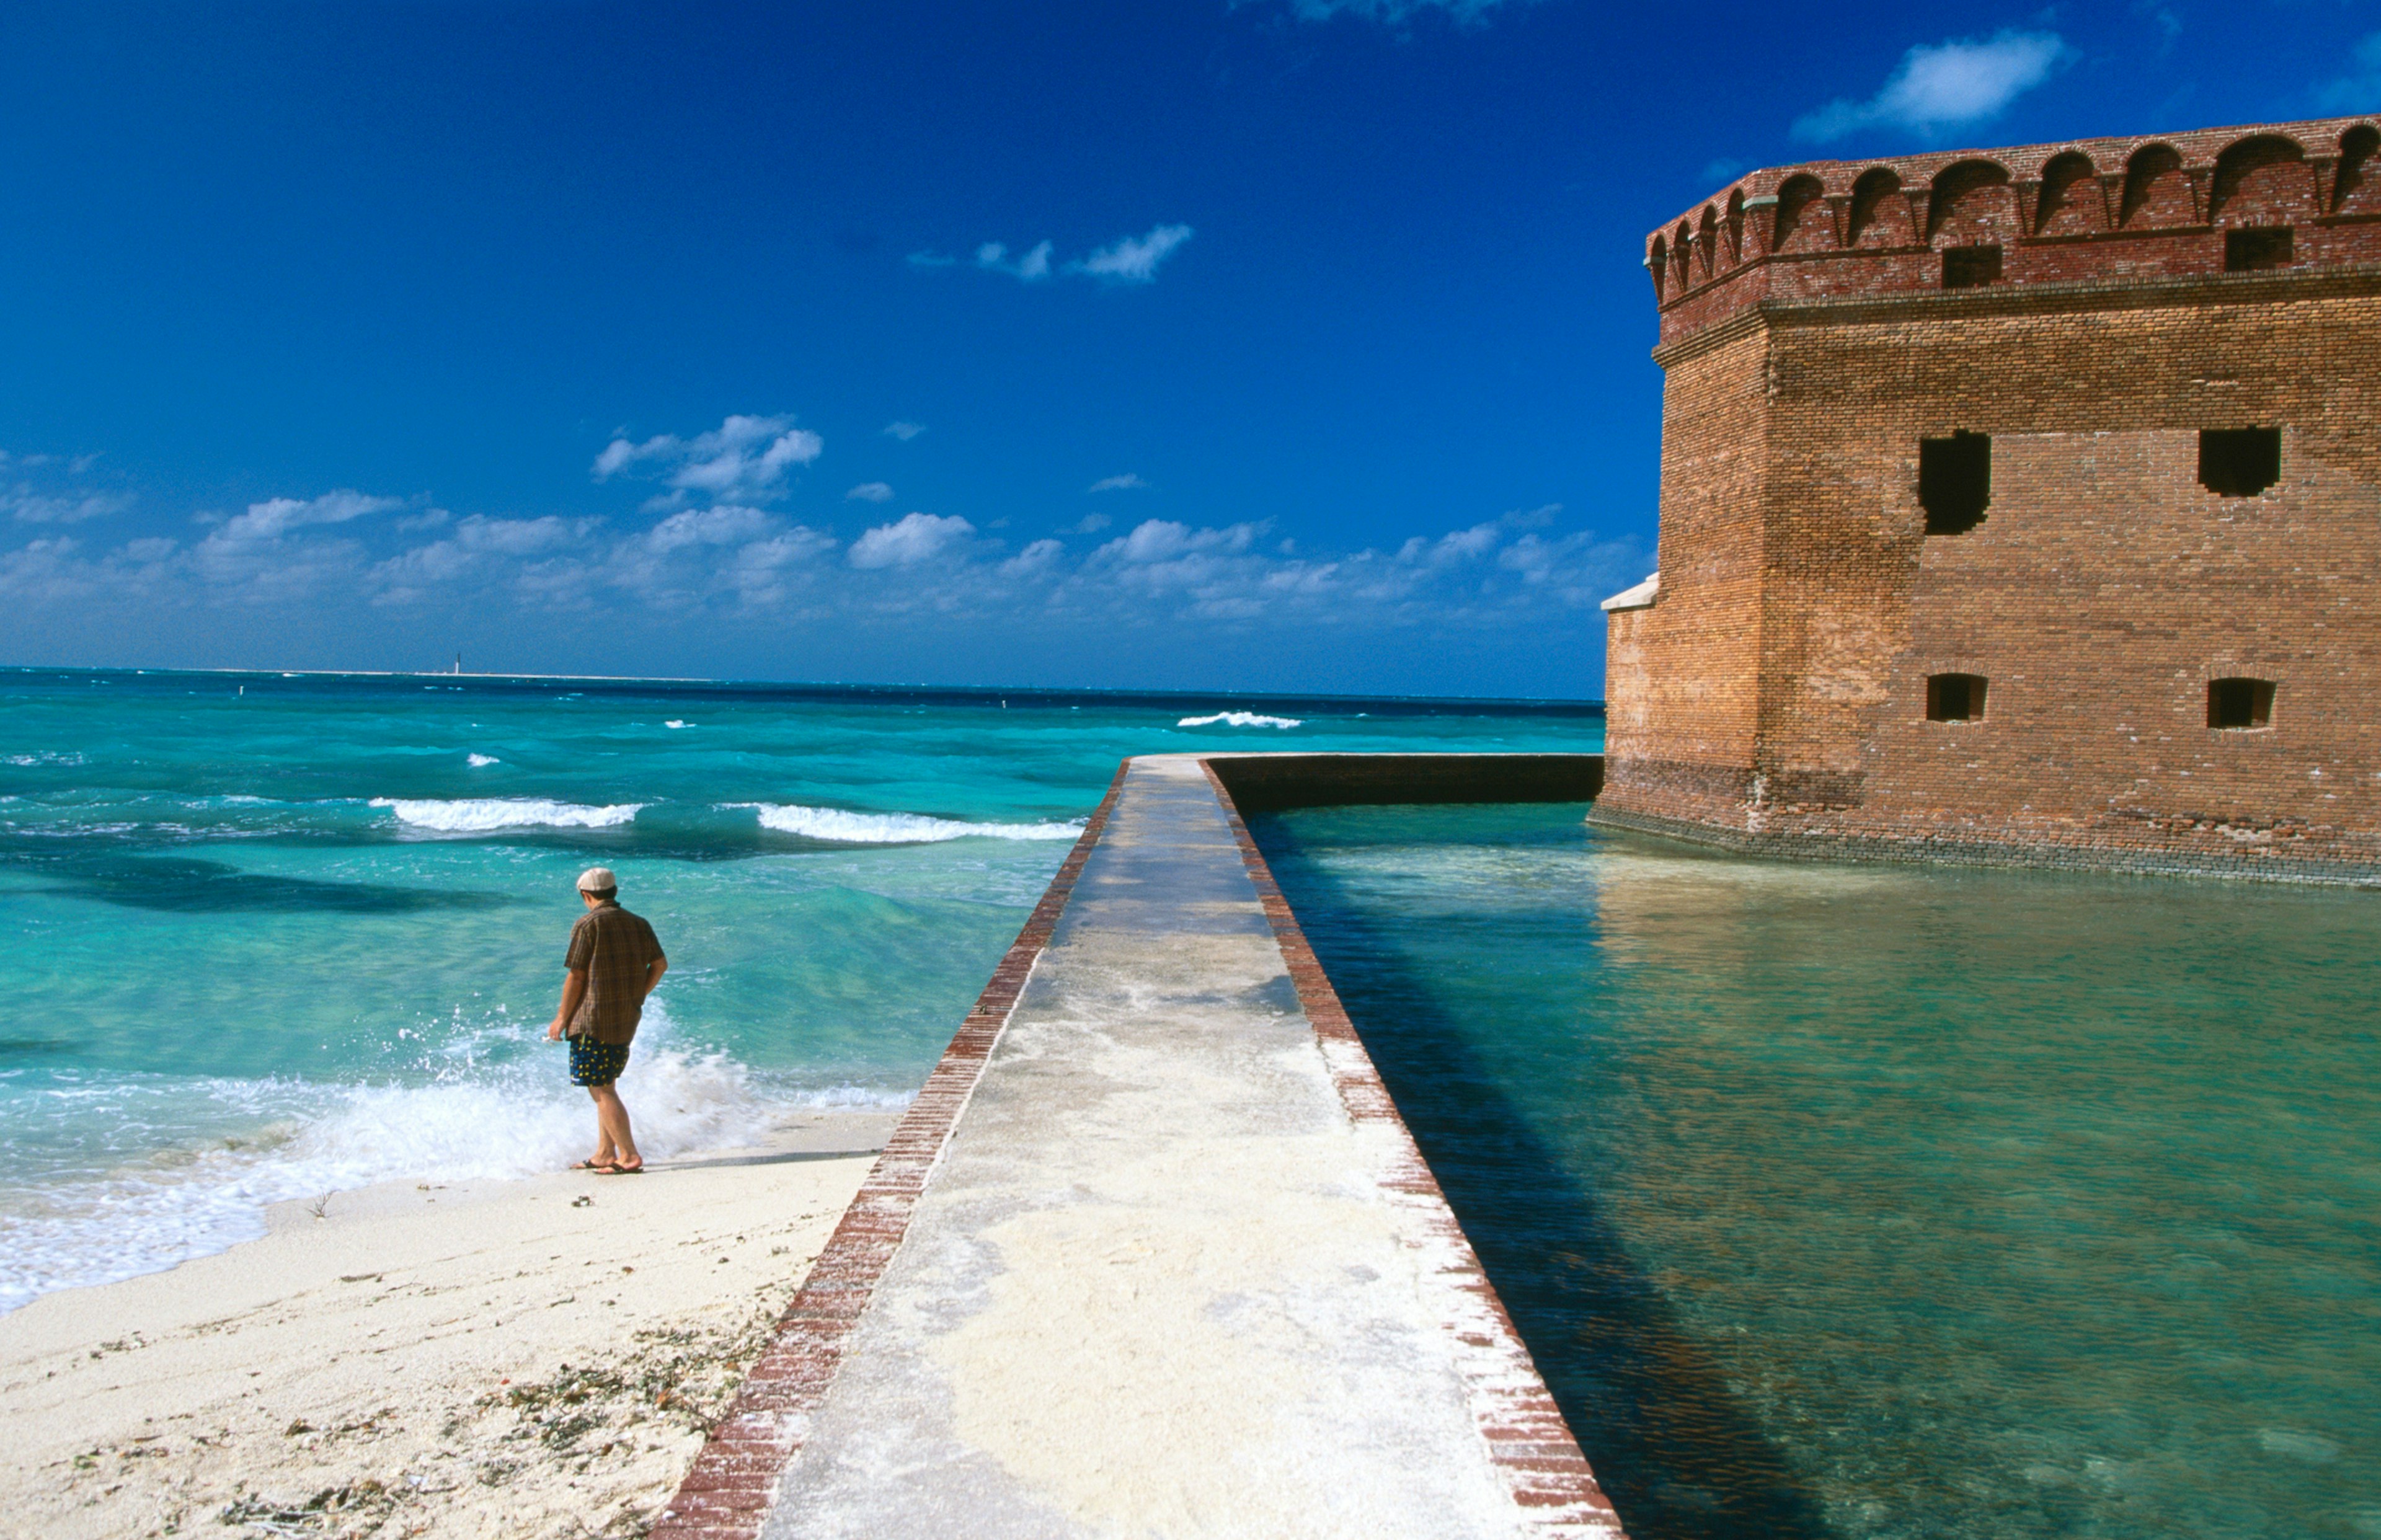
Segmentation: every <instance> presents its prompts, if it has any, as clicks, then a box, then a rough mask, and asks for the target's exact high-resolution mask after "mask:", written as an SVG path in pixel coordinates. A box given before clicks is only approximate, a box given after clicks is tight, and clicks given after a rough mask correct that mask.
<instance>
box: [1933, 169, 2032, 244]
mask: <svg viewBox="0 0 2381 1540" xmlns="http://www.w3.org/2000/svg"><path fill="white" fill-rule="evenodd" d="M2020 233H2021V230H2020V226H2019V224H2018V217H2017V192H2016V189H2013V188H2011V187H2010V186H2009V167H2008V166H2005V165H2002V164H2001V163H2000V162H1998V161H1985V160H1973V161H1959V162H1956V163H1954V164H1953V165H1947V166H1945V167H1944V168H1943V169H1942V170H1941V171H1940V172H1938V173H1936V175H1935V185H1934V195H1933V196H1932V197H1931V198H1929V199H1928V200H1927V203H1926V239H1927V242H1928V244H1930V245H1936V246H1976V245H1984V244H1988V243H1993V242H2000V241H2013V240H2015V239H2016V238H2018V236H2019V234H2020Z"/></svg>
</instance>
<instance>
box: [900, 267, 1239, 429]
mask: <svg viewBox="0 0 2381 1540" xmlns="http://www.w3.org/2000/svg"><path fill="white" fill-rule="evenodd" d="M1191 233H1192V232H1191V226H1188V225H1159V226H1155V227H1154V228H1153V229H1152V230H1151V231H1150V232H1149V233H1148V234H1147V235H1139V236H1124V237H1121V238H1118V239H1117V240H1115V241H1113V242H1111V243H1110V244H1108V245H1105V246H1103V247H1100V248H1099V249H1097V250H1096V251H1093V252H1092V254H1091V255H1089V256H1087V257H1080V258H1074V259H1071V260H1069V261H1067V262H1063V263H1060V262H1055V261H1053V260H1052V253H1053V251H1055V250H1056V248H1055V247H1054V245H1053V244H1052V243H1051V242H1049V241H1046V240H1044V241H1038V242H1036V243H1035V244H1034V245H1032V246H1031V247H1029V248H1027V249H1026V250H1025V251H1022V252H1013V251H1011V249H1010V247H1009V245H1008V243H1007V242H1006V241H1000V240H987V241H985V242H983V244H982V245H980V246H978V247H977V248H976V249H975V257H974V265H975V266H977V267H979V268H982V269H983V271H984V272H986V273H1005V274H1007V275H1008V276H1010V277H1012V278H1015V279H1017V280H1019V281H1020V282H1021V283H1029V284H1038V283H1043V282H1045V281H1047V280H1048V279H1050V278H1053V277H1057V276H1062V275H1063V276H1067V277H1074V278H1092V279H1095V280H1097V281H1098V282H1100V283H1104V284H1150V283H1155V282H1156V281H1157V268H1158V264H1159V263H1163V262H1164V261H1165V260H1166V258H1167V257H1170V256H1172V255H1173V254H1174V252H1175V251H1176V250H1177V249H1178V247H1180V246H1181V244H1182V243H1183V242H1184V241H1186V240H1189V239H1190V238H1191ZM910 265H911V266H913V267H929V268H937V267H955V266H957V265H959V259H958V258H957V257H946V256H937V255H935V254H934V253H933V252H931V251H919V252H915V253H913V254H912V255H911V256H910ZM900 426H902V424H900V423H896V424H894V427H896V428H897V427H900ZM885 432H886V433H892V432H893V428H887V429H885ZM899 436H901V437H904V438H906V437H908V436H910V435H909V434H900V435H899Z"/></svg>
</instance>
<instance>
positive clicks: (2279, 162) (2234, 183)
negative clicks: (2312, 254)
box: [2209, 134, 2318, 225]
mask: <svg viewBox="0 0 2381 1540" xmlns="http://www.w3.org/2000/svg"><path fill="white" fill-rule="evenodd" d="M2317 212H2318V211H2317V207H2316V203H2315V189H2314V170H2313V168H2312V167H2310V166H2309V165H2307V160H2306V149H2305V147H2304V146H2303V145H2302V144H2300V143H2299V141H2296V140H2294V139H2291V138H2289V137H2288V136H2287V135H2283V134H2252V135H2250V136H2249V137H2248V138H2247V139H2244V140H2241V141H2239V142H2237V143H2235V144H2231V145H2228V146H2227V147H2226V148H2225V151H2224V153H2222V154H2220V155H2218V156H2216V182H2215V197H2214V206H2213V209H2212V211H2211V213H2210V215H2209V217H2210V218H2211V220H2212V221H2213V222H2215V223H2216V224H2219V225H2294V224H2297V223H2298V222H2299V221H2301V220H2303V219H2312V218H2314V215H2315V214H2316V213H2317Z"/></svg>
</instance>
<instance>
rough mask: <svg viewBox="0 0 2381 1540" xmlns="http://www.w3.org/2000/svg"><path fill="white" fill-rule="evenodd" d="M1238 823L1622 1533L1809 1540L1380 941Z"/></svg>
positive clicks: (1582, 1209) (1775, 1456)
mask: <svg viewBox="0 0 2381 1540" xmlns="http://www.w3.org/2000/svg"><path fill="white" fill-rule="evenodd" d="M1250 827H1251V831H1252V833H1253V834H1254V836H1255V837H1256V839H1257V843H1258V845H1259V847H1260V848H1261V849H1263V850H1264V854H1265V857H1266V859H1267V861H1268V862H1274V863H1275V866H1274V872H1275V876H1276V879H1277V880H1278V881H1280V883H1281V885H1282V890H1283V893H1284V894H1285V896H1287V897H1288V899H1289V902H1290V906H1291V908H1292V910H1293V911H1295V912H1296V913H1297V915H1298V920H1299V924H1300V928H1301V929H1303V930H1304V931H1305V933H1306V936H1307V939H1308V941H1309V943H1310V944H1311V945H1313V947H1314V950H1315V954H1316V956H1317V957H1318V959H1320V960H1321V961H1322V963H1323V965H1324V968H1325V972H1328V973H1329V974H1330V977H1331V982H1332V985H1333V987H1334V988H1335V989H1336V990H1337V992H1338V995H1339V998H1340V1000H1341V1002H1342V1003H1343V1004H1344V1005H1345V1006H1346V1007H1347V1008H1348V1014H1349V1019H1350V1020H1351V1021H1354V1023H1355V1025H1356V1029H1357V1032H1358V1033H1359V1034H1360V1035H1361V1037H1362V1039H1363V1042H1364V1046H1365V1049H1366V1050H1367V1052H1369V1053H1370V1054H1371V1056H1372V1058H1373V1061H1374V1064H1375V1065H1376V1066H1377V1067H1378V1068H1379V1069H1380V1073H1381V1078H1382V1080H1383V1081H1384V1082H1386V1085H1387V1086H1388V1090H1389V1094H1390V1095H1391V1096H1392V1097H1394V1098H1395V1099H1396V1102H1397V1105H1398V1112H1399V1113H1400V1114H1401V1115H1402V1116H1403V1117H1404V1118H1405V1121H1406V1125H1407V1127H1408V1128H1410V1130H1412V1131H1413V1136H1414V1140H1415V1142H1416V1143H1418V1144H1419V1145H1420V1146H1421V1148H1422V1155H1423V1156H1424V1157H1425V1158H1426V1159H1427V1160H1428V1161H1429V1163H1430V1168H1431V1172H1432V1174H1433V1175H1434V1176H1435V1177H1436V1178H1437V1179H1438V1183H1439V1186H1440V1188H1441V1189H1442V1190H1443V1191H1444V1192H1446V1194H1447V1203H1448V1204H1449V1206H1451V1207H1452V1208H1453V1209H1454V1211H1455V1216H1456V1217H1457V1218H1458V1219H1459V1221H1461V1223H1462V1225H1463V1229H1464V1233H1465V1234H1466V1235H1467V1236H1468V1237H1469V1238H1470V1239H1471V1244H1472V1248H1473V1249H1474V1250H1475V1251H1476V1252H1477V1253H1479V1256H1480V1261H1481V1264H1482V1265H1483V1266H1484V1267H1486V1268H1487V1270H1488V1277H1489V1279H1490V1281H1491V1282H1493V1283H1494V1284H1495V1285H1496V1292H1497V1295H1498V1297H1499V1298H1501V1299H1502V1300H1503V1301H1504V1302H1505V1308H1506V1310H1507V1311H1508V1313H1509V1314H1511V1316H1512V1319H1513V1325H1514V1327H1515V1329H1517V1330H1518V1331H1519V1332H1520V1335H1521V1339H1522V1341H1523V1342H1524V1343H1525V1344H1526V1345H1527V1346H1528V1348H1529V1350H1530V1355H1531V1357H1532V1359H1534V1360H1535V1361H1536V1363H1537V1367H1538V1372H1539V1374H1540V1375H1542V1376H1543V1377H1544V1378H1545V1382H1546V1387H1547V1388H1548V1389H1549V1390H1551V1391H1552V1392H1553V1394H1554V1398H1555V1400H1556V1402H1557V1405H1559V1406H1560V1407H1561V1409H1562V1413H1563V1416H1564V1417H1565V1418H1566V1419H1567V1420H1568V1421H1569V1424H1570V1425H1571V1428H1572V1431H1573V1432H1574V1433H1575V1434H1576V1435H1577V1436H1578V1437H1579V1441H1580V1445H1581V1448H1582V1450H1583V1451H1584V1452H1585V1453H1586V1455H1587V1458H1588V1461H1589V1463H1590V1464H1592V1465H1593V1467H1594V1468H1595V1476H1596V1480H1597V1481H1598V1482H1599V1483H1600V1484H1601V1485H1603V1487H1604V1490H1605V1493H1606V1496H1608V1497H1610V1498H1611V1499H1612V1502H1613V1505H1614V1506H1615V1507H1616V1508H1617V1509H1619V1512H1620V1518H1621V1521H1622V1522H1623V1523H1625V1524H1626V1525H1627V1526H1628V1529H1629V1533H1630V1536H1631V1540H1739V1537H1741V1536H1745V1535H1754V1534H1758V1535H1763V1536H1768V1537H1774V1540H1827V1537H1828V1536H1830V1535H1832V1534H1834V1531H1833V1530H1832V1529H1830V1527H1829V1526H1828V1525H1827V1523H1826V1522H1825V1520H1824V1519H1823V1518H1822V1517H1821V1514H1820V1510H1819V1506H1818V1504H1817V1503H1816V1502H1815V1501H1814V1500H1813V1498H1812V1497H1811V1496H1810V1495H1809V1494H1808V1493H1807V1492H1806V1491H1805V1490H1804V1489H1803V1487H1802V1485H1801V1482H1800V1481H1799V1480H1798V1479H1797V1477H1796V1476H1795V1474H1794V1472H1793V1471H1792V1469H1791V1468H1790V1467H1789V1465H1788V1463H1787V1462H1786V1461H1785V1459H1784V1457H1783V1456H1782V1455H1781V1454H1780V1453H1779V1452H1778V1450H1777V1448H1776V1447H1775V1446H1774V1445H1773V1444H1771V1443H1770V1442H1769V1440H1768V1439H1767V1438H1766V1437H1764V1436H1763V1435H1762V1433H1761V1430H1760V1429H1759V1427H1758V1426H1757V1425H1755V1424H1754V1422H1753V1419H1752V1416H1751V1415H1750V1414H1749V1413H1748V1412H1746V1411H1745V1409H1744V1408H1743V1406H1742V1405H1741V1404H1740V1401H1739V1400H1738V1399H1737V1397H1736V1396H1735V1395H1734V1394H1733V1393H1732V1392H1731V1391H1730V1390H1729V1389H1728V1386H1727V1384H1726V1383H1725V1380H1724V1378H1723V1376H1722V1375H1721V1372H1720V1370H1719V1367H1718V1365H1717V1364H1716V1363H1714V1362H1713V1361H1712V1359H1711V1358H1710V1356H1709V1355H1708V1354H1706V1353H1705V1352H1704V1351H1703V1349H1702V1348H1701V1347H1700V1346H1698V1345H1697V1344H1696V1343H1695V1342H1694V1341H1693V1340H1692V1338H1690V1336H1689V1335H1688V1334H1687V1332H1686V1331H1685V1330H1684V1329H1683V1328H1682V1327H1681V1326H1680V1325H1679V1321H1678V1318H1677V1315H1676V1314H1675V1313H1674V1312H1673V1311H1672V1310H1671V1308H1670V1305H1669V1303H1668V1302H1667V1300H1665V1299H1664V1298H1663V1296H1662V1294H1661V1292H1660V1290H1659V1289H1657V1288H1656V1287H1655V1286H1654V1283H1653V1281H1652V1280H1651V1279H1649V1278H1648V1277H1645V1275H1644V1274H1643V1272H1642V1270H1641V1269H1640V1268H1639V1267H1638V1265H1637V1264H1636V1262H1635V1261H1634V1259H1632V1257H1631V1256H1630V1251H1629V1245H1628V1242H1627V1240H1626V1239H1625V1238H1624V1237H1623V1236H1622V1235H1621V1234H1620V1233H1619V1232H1618V1230H1617V1229H1616V1228H1615V1227H1614V1226H1613V1225H1612V1223H1611V1222H1610V1221H1609V1220H1608V1219H1607V1218H1606V1216H1605V1215H1604V1213H1603V1212H1602V1209H1601V1207H1600V1205H1599V1204H1597V1202H1596V1200H1595V1197H1594V1196H1593V1193H1591V1192H1588V1191H1587V1190H1586V1189H1585V1188H1584V1187H1583V1186H1581V1182H1580V1181H1579V1179H1578V1178H1577V1177H1576V1176H1575V1175H1574V1174H1573V1172H1572V1171H1571V1170H1570V1169H1569V1167H1566V1165H1565V1164H1564V1162H1563V1161H1562V1159H1561V1158H1560V1156H1559V1155H1557V1152H1556V1151H1555V1150H1554V1149H1553V1148H1552V1147H1550V1146H1549V1145H1548V1144H1547V1143H1545V1141H1544V1140H1542V1139H1541V1138H1540V1137H1539V1136H1538V1135H1537V1134H1536V1133H1534V1132H1533V1131H1532V1129H1531V1127H1530V1124H1529V1121H1528V1119H1527V1118H1524V1117H1523V1116H1521V1113H1520V1109H1519V1108H1518V1107H1516V1106H1514V1105H1513V1103H1512V1101H1511V1099H1510V1097H1509V1096H1508V1094H1507V1093H1506V1092H1505V1090H1504V1089H1503V1088H1502V1087H1501V1086H1500V1085H1499V1084H1497V1083H1496V1081H1495V1079H1494V1078H1493V1077H1492V1076H1491V1075H1490V1074H1489V1073H1488V1072H1487V1071H1486V1069H1484V1068H1483V1066H1482V1065H1481V1064H1480V1062H1479V1060H1478V1058H1477V1057H1476V1056H1475V1055H1474V1053H1473V1052H1472V1050H1471V1046H1470V1043H1469V1040H1468V1039H1467V1037H1466V1036H1465V1034H1464V1032H1463V1030H1462V1028H1461V1027H1460V1025H1459V1023H1458V1022H1457V1021H1455V1020H1454V1019H1453V1017H1451V1016H1450V1015H1449V1014H1448V1013H1447V1011H1446V1010H1445V1009H1444V1008H1442V1007H1440V1006H1439V1005H1438V1004H1437V1003H1436V1002H1435V1001H1434V1000H1433V998H1432V996H1431V995H1430V993H1429V991H1428V990H1427V989H1425V988H1423V987H1422V984H1421V981H1420V980H1419V978H1417V977H1416V975H1415V972H1414V971H1413V969H1412V968H1411V967H1410V965H1409V963H1408V962H1407V960H1406V959H1405V958H1404V957H1403V956H1402V955H1401V954H1400V953H1399V951H1398V948H1397V947H1396V945H1395V943H1394V941H1393V940H1392V939H1391V938H1390V937H1389V936H1388V935H1386V933H1385V931H1384V930H1383V929H1382V928H1381V927H1380V926H1378V925H1376V924H1374V923H1372V922H1371V921H1368V920H1367V919H1366V918H1365V916H1364V915H1363V913H1362V912H1361V910H1360V908H1359V907H1358V905H1357V904H1356V903H1354V902H1353V901H1351V900H1350V898H1349V895H1348V893H1347V892H1346V891H1345V889H1343V888H1342V887H1341V886H1340V885H1339V884H1338V883H1337V881H1335V880H1334V879H1333V877H1332V876H1331V874H1329V873H1328V872H1327V871H1325V870H1324V869H1323V868H1322V867H1321V866H1320V864H1319V863H1317V862H1311V861H1308V860H1305V859H1302V857H1303V851H1302V849H1301V848H1300V844H1299V842H1298V840H1297V837H1295V836H1294V835H1293V834H1292V833H1291V832H1290V831H1289V830H1288V829H1287V828H1286V827H1284V826H1283V825H1282V824H1281V823H1280V821H1278V820H1276V819H1272V818H1265V817H1263V816H1260V817H1257V818H1254V819H1252V820H1250Z"/></svg>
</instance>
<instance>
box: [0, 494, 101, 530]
mask: <svg viewBox="0 0 2381 1540" xmlns="http://www.w3.org/2000/svg"><path fill="white" fill-rule="evenodd" d="M131 506H132V497H131V495H130V494H128V493H121V492H86V493H83V494H81V495H79V496H78V495H71V494H69V495H66V496H55V495H47V494H43V493H38V492H35V491H34V490H33V489H32V488H31V487H26V486H20V487H18V488H17V489H16V490H15V491H14V492H8V493H0V508H5V509H6V510H7V513H8V516H9V517H10V518H12V519H16V520H17V521H18V523H20V524H79V523H82V522H83V521H84V520H86V519H104V518H106V517H107V516H108V515H110V514H113V513H122V512H123V511H124V510H125V509H126V508H128V507H131Z"/></svg>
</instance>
